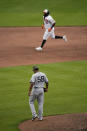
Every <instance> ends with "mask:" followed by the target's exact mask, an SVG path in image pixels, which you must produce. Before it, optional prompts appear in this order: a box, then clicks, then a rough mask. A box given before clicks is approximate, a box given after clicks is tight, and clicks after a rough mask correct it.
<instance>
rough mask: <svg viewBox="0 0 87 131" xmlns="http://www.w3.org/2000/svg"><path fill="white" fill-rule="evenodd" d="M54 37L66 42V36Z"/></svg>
mask: <svg viewBox="0 0 87 131" xmlns="http://www.w3.org/2000/svg"><path fill="white" fill-rule="evenodd" d="M55 39H63V40H64V41H65V42H67V38H66V36H65V35H64V36H55Z"/></svg>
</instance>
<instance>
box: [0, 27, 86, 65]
mask: <svg viewBox="0 0 87 131" xmlns="http://www.w3.org/2000/svg"><path fill="white" fill-rule="evenodd" d="M43 34H44V30H42V29H41V28H40V27H10V28H9V27H7V28H5V27H4V28H3V27H1V28H0V67H7V66H16V65H29V64H40V63H52V62H63V61H72V60H87V27H55V34H56V35H66V36H67V38H68V42H67V43H65V42H64V41H63V40H59V39H57V40H55V39H51V38H49V39H48V40H47V43H46V44H45V46H44V49H43V51H42V52H37V51H36V50H35V48H36V47H38V46H40V45H41V42H42V37H43Z"/></svg>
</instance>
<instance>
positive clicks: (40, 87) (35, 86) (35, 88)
mask: <svg viewBox="0 0 87 131" xmlns="http://www.w3.org/2000/svg"><path fill="white" fill-rule="evenodd" d="M34 88H35V89H37V88H43V87H36V86H35V87H34Z"/></svg>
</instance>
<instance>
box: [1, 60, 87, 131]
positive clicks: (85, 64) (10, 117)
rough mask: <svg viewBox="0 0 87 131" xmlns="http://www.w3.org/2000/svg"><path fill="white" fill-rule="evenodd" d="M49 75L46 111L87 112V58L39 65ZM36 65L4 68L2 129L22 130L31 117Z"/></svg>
mask: <svg viewBox="0 0 87 131" xmlns="http://www.w3.org/2000/svg"><path fill="white" fill-rule="evenodd" d="M39 67H40V70H41V71H42V72H45V73H46V74H47V76H48V79H49V91H48V93H46V94H45V103H44V115H45V116H47V115H55V114H66V113H84V112H87V61H78V62H64V63H55V64H42V65H39ZM32 73H33V72H32V66H18V67H8V68H0V131H18V128H17V126H18V124H19V123H20V122H21V121H24V120H26V119H31V117H32V116H31V112H30V108H29V105H28V86H29V79H30V77H31V76H32Z"/></svg>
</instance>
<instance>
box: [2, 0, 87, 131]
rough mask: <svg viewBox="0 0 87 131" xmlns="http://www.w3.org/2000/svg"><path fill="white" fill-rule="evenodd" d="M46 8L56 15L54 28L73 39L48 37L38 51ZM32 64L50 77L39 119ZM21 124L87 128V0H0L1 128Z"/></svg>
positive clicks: (33, 130) (11, 130) (27, 129)
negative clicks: (32, 93)
mask: <svg viewBox="0 0 87 131" xmlns="http://www.w3.org/2000/svg"><path fill="white" fill-rule="evenodd" d="M45 8H47V9H49V10H50V13H51V15H52V16H53V17H54V19H55V20H56V26H57V27H55V33H56V34H59V35H60V34H61V35H63V34H66V35H67V38H68V42H67V43H65V42H64V41H62V40H51V39H49V40H48V41H47V43H46V45H45V47H44V50H43V51H42V52H36V51H35V47H37V46H39V45H40V43H41V41H42V36H43V33H44V30H42V29H41V27H40V26H41V24H42V15H43V14H42V11H43V9H45ZM33 65H38V66H39V68H40V71H42V72H44V73H46V75H47V77H48V79H49V90H48V93H45V102H44V116H45V117H44V120H43V121H42V122H37V121H36V122H34V123H33V122H31V118H32V115H31V111H30V108H29V104H28V99H29V98H28V87H29V80H30V77H31V76H32V74H33V72H32V66H33ZM35 105H36V109H37V108H38V107H37V103H35ZM57 122H58V123H57ZM20 123H21V124H20ZM47 123H48V125H47ZM18 127H19V128H20V129H21V130H22V131H44V130H45V131H53V130H54V129H55V131H57V130H58V131H83V130H85V131H86V130H87V0H83V1H81V0H59V1H58V0H54V1H52V0H44V1H41V0H37V1H35V0H15V1H13V0H9V1H8V0H1V1H0V131H19V128H18Z"/></svg>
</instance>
